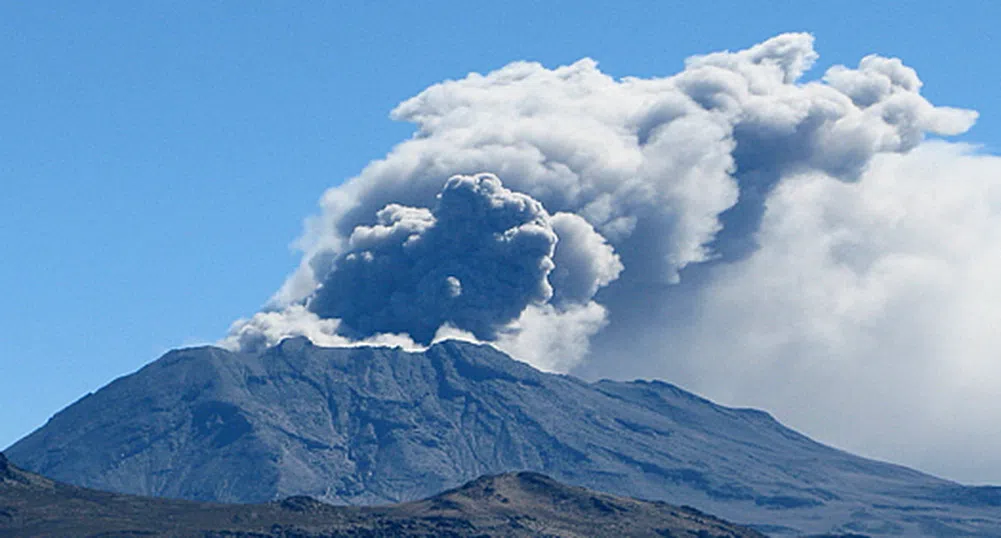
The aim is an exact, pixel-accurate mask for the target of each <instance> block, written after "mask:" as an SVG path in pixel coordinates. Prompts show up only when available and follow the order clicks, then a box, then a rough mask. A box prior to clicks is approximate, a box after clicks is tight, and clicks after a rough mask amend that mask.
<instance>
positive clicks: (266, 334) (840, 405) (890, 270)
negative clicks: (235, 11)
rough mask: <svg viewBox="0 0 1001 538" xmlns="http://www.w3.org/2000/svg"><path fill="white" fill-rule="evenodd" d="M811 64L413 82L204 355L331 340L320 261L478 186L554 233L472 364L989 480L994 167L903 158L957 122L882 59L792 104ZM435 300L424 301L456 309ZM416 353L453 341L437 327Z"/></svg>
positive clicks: (519, 66)
mask: <svg viewBox="0 0 1001 538" xmlns="http://www.w3.org/2000/svg"><path fill="white" fill-rule="evenodd" d="M816 58H817V55H816V52H815V51H814V49H813V38H812V37H811V36H809V35H808V34H786V35H782V36H778V37H776V38H773V39H770V40H768V41H766V42H764V43H762V44H759V45H756V46H754V47H751V48H750V49H748V50H745V51H736V52H720V53H713V54H708V55H705V56H699V57H694V58H690V59H689V60H688V61H687V62H686V64H685V68H684V70H683V71H682V72H680V73H678V74H676V75H674V76H670V77H665V78H651V79H638V78H626V79H622V80H616V79H613V78H612V77H609V76H607V75H605V74H604V73H602V72H601V71H600V70H599V69H598V68H597V65H596V64H595V62H593V61H592V60H589V59H584V60H581V61H579V62H577V63H574V64H572V65H569V66H563V67H558V68H556V69H547V68H545V67H543V66H541V65H538V64H534V63H526V62H516V63H513V64H511V65H509V66H507V67H504V68H502V69H500V70H497V71H494V72H492V73H488V74H486V75H480V74H475V73H474V74H470V75H468V76H467V77H465V78H463V79H460V80H453V81H446V82H443V83H440V84H436V85H434V86H432V87H430V88H428V89H426V90H424V91H423V92H421V93H420V94H419V95H417V96H415V97H413V98H412V99H409V100H407V101H405V102H404V103H402V104H400V105H399V106H398V107H397V108H396V110H394V111H393V117H394V118H395V119H397V120H402V121H408V122H412V123H414V124H415V125H416V133H415V135H414V136H413V137H412V138H410V139H408V140H406V141H403V142H401V143H400V144H399V145H397V146H396V147H395V148H393V149H392V150H391V151H390V152H389V154H388V155H386V157H385V158H383V159H380V160H377V161H374V162H372V163H370V164H369V165H368V166H366V167H365V169H364V170H362V172H361V173H360V174H359V175H358V176H357V177H355V178H352V179H350V180H349V181H347V182H345V183H344V184H342V185H340V186H337V187H334V188H332V189H330V190H328V191H327V192H326V193H325V194H324V195H323V198H322V200H321V207H322V212H321V214H320V215H319V216H317V217H315V218H313V219H311V220H310V221H309V222H308V224H307V232H306V234H305V236H304V237H303V239H302V240H301V241H300V246H301V248H302V249H303V251H304V253H305V255H304V259H303V262H302V264H301V266H300V267H299V269H298V270H297V271H296V272H295V273H294V274H293V275H292V276H291V277H290V278H289V279H288V281H287V282H286V283H285V285H284V286H283V287H282V289H281V290H280V291H279V292H278V293H277V294H276V295H275V297H274V298H273V300H272V303H271V304H270V305H269V311H267V312H263V313H259V314H257V315H256V316H254V317H253V318H251V320H249V321H247V322H244V323H238V324H236V325H235V326H234V329H233V331H232V334H231V335H230V336H229V337H228V338H227V339H226V343H227V344H228V345H231V346H240V345H244V343H245V342H246V346H249V347H253V346H256V345H262V344H263V345H268V344H271V343H273V342H275V341H277V340H278V339H280V338H281V337H282V336H283V335H285V334H303V335H307V336H309V337H310V338H313V339H314V340H315V341H317V342H318V343H321V344H337V345H340V344H342V343H347V342H349V343H353V341H352V340H350V339H349V338H348V336H346V335H351V331H347V330H345V329H346V325H344V324H343V322H342V321H341V320H340V319H336V318H331V319H323V318H321V317H319V316H317V315H316V314H315V313H314V312H311V311H310V310H308V309H306V308H304V307H303V306H302V305H303V304H306V303H308V301H310V300H312V298H314V297H315V294H316V292H317V288H318V287H319V286H320V284H321V283H322V282H323V281H324V280H325V279H326V278H327V277H328V276H329V274H330V270H331V269H332V268H334V267H335V266H336V264H337V263H338V262H337V260H339V259H342V258H343V257H344V256H346V255H348V254H349V253H351V252H353V249H354V250H358V251H359V252H360V251H361V250H365V249H359V248H358V245H359V244H360V243H359V242H360V241H362V239H363V237H362V236H365V237H369V236H372V237H374V235H373V234H375V235H378V233H381V232H389V231H391V230H389V229H388V228H386V229H385V230H384V229H382V228H379V226H383V227H387V226H388V227H391V226H389V225H388V224H386V223H382V224H380V223H379V222H378V220H377V219H378V217H377V215H379V212H380V210H383V211H386V210H388V209H386V208H396V209H393V211H396V212H398V213H399V215H402V217H406V218H403V220H405V221H407V223H409V224H414V225H418V224H420V225H421V226H423V225H428V226H431V225H432V224H433V222H434V217H433V211H432V210H431V209H430V208H433V207H434V206H435V203H436V196H437V195H438V194H439V193H440V192H441V188H442V185H443V184H444V182H445V181H446V180H447V179H448V178H449V177H452V176H454V175H456V174H479V173H482V172H488V173H492V174H496V175H497V176H498V177H500V178H501V179H502V180H503V182H504V187H505V188H506V189H510V191H513V193H520V194H518V196H524V197H525V199H528V200H534V201H537V202H538V203H540V204H541V206H542V207H544V210H545V212H546V214H547V217H546V218H547V219H548V220H547V222H548V225H549V226H550V227H551V229H552V230H554V232H555V233H556V235H557V236H558V241H557V242H556V246H555V251H554V252H553V253H552V256H551V259H552V261H553V264H554V267H553V268H552V272H551V273H547V274H548V282H549V283H550V284H551V285H553V287H554V288H555V289H554V292H553V295H552V297H543V296H538V297H535V299H533V300H528V301H525V300H520V299H519V300H518V301H514V302H511V303H505V304H506V306H507V307H511V308H513V310H512V312H513V314H510V315H507V314H505V315H504V316H500V317H498V318H497V319H498V320H499V322H500V324H501V326H500V327H499V328H498V330H497V331H496V333H495V334H490V331H487V332H484V331H480V336H481V337H485V338H489V339H491V340H492V343H493V344H494V345H496V346H498V347H500V348H502V349H505V350H506V351H508V352H510V353H512V354H513V355H515V356H516V357H518V358H521V359H522V360H526V361H528V362H531V363H532V364H534V365H536V366H539V367H541V368H544V369H549V370H556V371H574V372H576V373H579V374H581V375H586V376H592V377H597V376H609V377H624V376H642V377H665V378H668V379H670V380H672V381H676V382H680V383H682V384H684V385H686V386H687V387H689V388H691V389H694V390H697V391H699V392H702V393H704V394H706V395H708V396H710V397H713V398H718V399H722V400H725V401H727V402H729V403H733V404H740V405H758V406H762V407H765V408H768V409H770V410H773V411H775V412H776V414H778V415H779V416H780V417H781V418H784V419H787V420H789V421H790V422H791V423H792V424H793V425H795V426H797V427H800V428H802V429H804V430H806V431H807V432H809V433H812V434H814V435H816V436H818V437H820V438H821V439H825V440H828V441H832V442H834V443H836V444H838V445H841V446H845V447H849V448H852V449H855V450H859V451H862V452H864V453H868V454H871V455H875V456H881V457H889V458H892V459H895V460H898V461H902V462H906V463H911V464H917V465H919V466H921V467H922V468H925V469H931V470H935V471H938V472H942V473H944V474H946V475H949V476H956V477H961V478H964V479H977V478H978V477H983V478H985V479H989V480H995V481H999V482H1001V472H998V471H996V469H1001V456H997V455H996V454H1001V435H995V434H993V433H991V432H992V431H993V430H994V429H995V428H993V427H992V425H993V424H995V423H997V422H998V421H999V419H1001V411H995V408H996V407H997V406H995V405H993V401H992V395H994V394H996V393H998V391H999V389H1001V373H999V367H998V362H999V361H998V360H997V359H995V358H994V357H995V356H997V355H998V351H999V350H1001V337H997V336H995V334H996V333H998V331H997V330H996V327H997V325H998V322H999V321H1001V320H999V317H1001V306H999V305H1001V296H999V294H1001V284H999V283H998V282H997V278H996V277H995V275H996V274H998V269H1001V267H999V265H1001V263H999V262H997V261H996V260H999V259H1001V257H999V256H998V255H997V253H998V252H999V250H1001V229H999V227H1001V220H999V214H1001V206H999V196H1001V194H999V191H1001V186H999V185H998V182H999V181H1001V179H999V178H1001V165H999V163H998V159H997V158H996V157H990V156H984V155H978V154H977V153H976V151H975V150H973V149H971V148H969V147H966V146H962V145H957V144H949V143H945V142H935V143H926V142H923V141H924V137H925V135H926V134H929V133H931V134H936V135H944V136H947V135H954V134H958V133H961V132H963V131H965V130H966V129H968V128H969V127H970V126H971V125H972V123H973V122H974V120H975V119H976V113H975V112H973V111H969V110H961V109H956V108H949V107H937V106H934V105H933V104H931V103H929V102H928V101H927V100H926V99H925V98H924V97H922V96H921V94H920V89H921V81H920V79H919V77H918V75H917V73H916V72H915V71H914V70H913V69H911V68H909V67H907V66H906V65H904V63H903V62H901V61H900V60H898V59H895V58H883V57H880V56H868V57H866V58H863V59H862V60H861V62H860V63H859V65H858V66H857V67H856V68H848V67H843V66H835V67H833V68H831V69H829V70H828V71H827V72H826V73H825V74H823V75H822V77H821V78H820V79H819V80H813V81H804V80H803V76H804V73H805V72H807V70H808V69H809V68H810V67H811V66H812V64H813V62H814V61H815V60H816ZM393 204H395V205H393ZM422 208H428V209H422ZM400 212H402V213H400ZM404 213H405V214H404ZM394 214H395V213H394ZM549 215H551V217H549ZM385 216H386V215H385V214H384V217H385ZM402 217H401V218H402ZM384 220H385V219H384ZM401 222H402V221H401ZM421 223H423V224H421ZM418 228H420V226H418ZM412 231H413V230H411V232H412ZM377 232H378V233H377ZM408 233H409V232H408ZM366 234H367V235H366ZM369 238H371V237H369ZM561 244H562V246H561ZM441 277H442V278H441V279H439V280H440V284H441V290H442V293H445V294H446V295H447V296H448V297H451V298H455V297H462V296H464V294H466V293H467V291H468V290H469V289H470V288H469V285H468V283H467V281H466V280H465V279H464V278H462V277H460V276H457V275H454V274H451V273H448V274H446V273H441ZM447 277H453V278H454V280H455V282H453V281H452V280H449V279H448V278H447ZM436 282H437V281H436ZM327 292H329V293H335V294H336V293H338V291H337V289H333V290H327ZM457 293H458V294H459V295H456V294H457ZM515 295H517V294H515ZM543 295H545V294H543ZM533 297H534V296H533ZM374 299H375V300H376V301H378V299H379V298H378V297H374ZM328 314H329V313H328ZM419 314H420V313H418V317H419ZM415 319H416V318H415ZM435 319H438V318H435ZM434 325H438V321H435V323H434ZM466 328H467V329H468V327H466ZM431 329H434V327H430V328H428V330H425V331H424V333H423V335H422V336H420V337H418V340H422V341H426V340H427V335H428V334H430V331H431ZM365 334H369V333H368V332H366V333H365ZM434 334H435V336H434V338H435V339H438V338H442V337H445V336H447V335H459V336H462V337H464V338H467V339H468V338H473V337H472V336H471V335H470V334H469V333H468V332H466V331H462V330H459V329H457V328H456V325H455V322H454V320H450V319H448V316H443V317H441V326H440V327H438V329H437V331H436V332H435V333H434ZM355 336H357V335H355ZM372 338H375V339H376V340H378V339H380V338H382V339H384V340H386V341H402V342H404V343H405V345H407V346H415V344H414V343H413V341H412V339H411V338H410V336H409V335H403V336H400V335H396V336H385V337H383V336H379V335H375V336H374V337H372ZM999 409H1001V408H999ZM988 450H989V452H988ZM992 473H993V474H992Z"/></svg>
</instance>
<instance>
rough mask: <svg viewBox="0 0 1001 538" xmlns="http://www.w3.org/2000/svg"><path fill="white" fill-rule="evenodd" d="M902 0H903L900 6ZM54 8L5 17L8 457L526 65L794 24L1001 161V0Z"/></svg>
mask: <svg viewBox="0 0 1001 538" xmlns="http://www.w3.org/2000/svg"><path fill="white" fill-rule="evenodd" d="M889 4H890V3H887V5H889ZM892 5H893V7H873V6H871V5H870V3H868V2H836V3H835V2H830V3H824V4H821V3H819V2H801V1H800V2H769V3H767V5H766V4H762V3H759V4H757V5H750V3H748V2H711V1H706V2H698V3H680V2H679V3H675V2H631V3H622V2H546V3H542V2H505V3H494V4H489V3H479V4H475V3H461V4H460V3H458V2H420V3H404V2H383V3H371V2H352V3H349V2H343V3H342V2H314V3H309V2H300V3H295V4H289V3H279V2H212V3H202V2H159V3H152V2H150V3H137V2H95V3H80V2H49V3H44V4H42V3H18V4H14V3H7V4H4V5H3V7H0V72H2V73H3V80H4V84H3V85H2V86H0V141H2V143H0V186H2V190H0V241H2V243H0V244H2V245H3V251H2V254H3V256H2V259H3V261H2V263H0V282H2V286H3V295H2V296H3V304H4V306H5V307H4V308H0V326H2V327H3V330H4V335H3V338H0V409H2V410H3V411H4V412H3V420H2V421H0V447H5V446H7V445H9V444H11V443H12V442H14V441H15V440H17V439H18V438H19V437H21V436H22V435H24V434H26V433H28V432H29V431H31V430H32V429H33V428H35V427H37V426H38V425H40V424H41V423H43V422H44V421H45V420H46V419H47V418H48V417H49V416H50V415H51V414H53V413H54V412H56V411H58V410H59V409H60V408H62V407H64V406H65V405H67V404H69V403H70V402H72V401H74V400H75V399H77V398H79V397H80V396H82V395H83V394H85V393H87V392H88V391H92V390H96V389H97V388H99V387H101V386H102V385H104V384H106V383H107V382H109V381H110V380H112V379H113V378H115V377H117V376H120V375H123V374H126V373H129V372H131V371H134V370H136V369H137V368H139V367H141V366H142V365H144V364H145V363H147V362H149V361H151V360H153V359H155V358H156V357H157V356H159V355H160V354H161V353H162V352H164V351H166V350H167V349H170V348H174V347H179V346H184V345H189V344H192V343H200V342H209V341H213V340H215V339H217V338H219V337H221V336H222V335H223V334H224V333H225V332H226V329H227V327H228V326H229V324H230V323H231V322H232V321H233V320H235V319H236V318H238V317H241V316H248V315H250V314H253V313H254V312H255V311H256V310H257V309H258V308H259V307H260V305H261V304H262V303H263V302H264V301H265V300H266V299H267V298H268V297H269V296H270V295H271V294H272V293H273V292H274V291H275V290H276V289H277V287H278V286H279V285H280V284H281V282H282V280H283V279H284V278H285V276H286V275H288V274H289V273H290V272H291V271H292V270H293V269H294V268H295V266H296V264H297V263H298V261H299V255H298V254H297V253H296V252H294V251H293V250H292V249H291V248H290V244H291V243H292V242H293V241H294V240H295V238H296V237H297V236H298V235H299V234H300V233H301V231H302V220H303V218H304V217H306V216H307V215H310V214H313V213H316V211H317V206H316V204H317V199H318V197H319V196H320V194H321V193H322V192H323V190H324V189H325V188H327V187H330V186H333V185H336V184H338V183H339V182H341V181H342V180H344V179H346V178H349V177H352V176H354V175H356V174H357V173H358V172H359V171H360V170H361V168H362V167H363V166H364V165H365V164H366V163H367V162H369V161H370V160H372V159H374V158H378V157H380V156H382V155H384V154H385V153H386V151H387V150H388V149H389V148H391V147H392V145H393V144H395V143H397V142H399V141H401V140H403V139H404V138H406V137H407V136H409V133H410V132H411V127H410V126H409V125H403V124H398V123H394V122H392V121H390V120H389V119H388V117H387V115H388V112H389V111H390V110H391V109H392V108H393V107H394V106H395V105H396V104H397V103H399V102H400V101H402V100H404V99H406V98H408V97H410V96H412V95H414V94H416V93H417V92H419V91H420V90H421V89H423V88H425V87H427V86H428V85H430V84H433V83H435V82H438V81H441V80H443V79H448V78H459V77H462V76H464V75H465V74H466V73H468V72H470V71H478V72H485V71H488V70H491V69H495V68H498V67H501V66H503V65H504V64H506V63H508V62H510V61H514V60H535V61H539V62H541V63H543V64H545V65H546V66H550V67H552V66H557V65H561V64H566V63H570V62H573V61H574V60H577V59H579V58H581V57H585V56H589V57H592V58H594V59H596V60H598V62H599V63H600V65H601V67H602V69H603V70H604V71H605V72H607V73H610V74H613V75H615V76H629V75H636V76H654V75H669V74H672V73H674V72H676V71H678V70H679V69H680V68H681V66H682V62H683V60H684V58H685V57H687V56H689V55H692V54H697V53H705V52H710V51H714V50H722V49H737V48H742V47H747V46H749V45H752V44H754V43H757V42H759V41H762V40H764V39H766V38H768V37H770V36H772V35H775V34H778V33H780V32H786V31H809V32H811V33H813V34H814V35H815V36H816V39H817V43H816V47H817V50H818V51H819V53H820V55H821V58H820V61H819V63H818V65H817V66H816V67H815V68H814V70H813V71H812V73H814V74H815V75H817V76H819V74H820V73H822V72H823V69H824V68H826V67H827V66H829V65H832V64H836V63H846V64H849V65H854V64H855V63H856V62H857V61H858V60H859V59H860V58H861V57H862V56H864V55H866V54H869V53H873V52H878V53H880V54H882V55H885V56H897V57H900V58H902V59H903V60H904V61H905V62H906V63H907V64H908V65H910V66H912V67H914V68H916V69H917V71H918V73H919V75H920V76H921V78H922V80H923V81H924V83H925V87H924V92H923V93H924V94H925V95H926V96H927V97H928V98H929V100H931V101H932V102H934V103H936V104H940V105H952V106H961V107H967V108H973V109H976V110H978V111H979V112H980V115H981V116H980V120H979V122H978V123H977V125H976V126H975V127H974V128H973V129H972V130H971V131H970V132H969V133H967V134H965V135H963V136H962V137H960V139H961V140H966V141H970V142H974V143H978V144H983V145H984V146H985V147H986V148H987V151H991V152H994V153H997V148H1001V63H999V62H997V59H996V57H995V56H996V52H997V50H999V46H1001V32H999V31H998V30H997V21H1001V4H999V3H996V2H991V1H986V0H985V1H981V2H954V3H948V4H946V3H940V2H917V1H914V2H895V3H892Z"/></svg>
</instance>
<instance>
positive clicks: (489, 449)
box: [7, 339, 1001, 536]
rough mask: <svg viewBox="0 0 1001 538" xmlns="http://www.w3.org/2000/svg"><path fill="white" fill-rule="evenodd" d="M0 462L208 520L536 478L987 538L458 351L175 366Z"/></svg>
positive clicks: (933, 500)
mask: <svg viewBox="0 0 1001 538" xmlns="http://www.w3.org/2000/svg"><path fill="white" fill-rule="evenodd" d="M7 454H8V457H10V459H11V461H13V462H14V463H16V464H18V465H20V466H22V467H24V468H26V469H29V470H31V471H34V472H38V473H41V474H44V475H46V476H50V477H52V478H54V479H57V480H61V481H65V482H69V483H72V484H76V485H81V486H87V487H93V488H97V489H106V490H112V491H118V492H128V493H137V494H143V495H154V496H164V497H177V498H187V499H194V500H205V501H225V502H267V501H272V500H275V499H279V498H284V497H287V496H290V495H310V496H312V497H315V498H318V499H321V500H324V501H327V502H331V503H338V504H380V503H388V502H398V501H407V500H412V499H418V498H422V497H426V496H428V495H431V494H434V493H435V492H438V491H441V490H443V489H446V488H450V487H455V486H457V485H459V484H462V483H464V482H466V481H468V480H471V479H473V478H475V477H477V476H480V475H483V474H495V473H503V472H508V471H517V470H532V471H538V472H542V473H546V474H548V475H551V476H553V477H555V478H556V479H558V480H560V481H563V482H567V483H570V484H574V485H578V486H584V487H588V488H591V489H596V490H599V491H607V492H610V493H614V494H618V495H628V496H632V497H639V498H646V499H653V500H663V501H667V502H672V503H674V504H686V505H692V506H695V507H697V508H699V509H701V510H705V511H706V512H709V513H713V514H717V515H719V516H721V517H724V518H726V519H728V520H731V521H737V522H740V523H746V524H750V525H754V526H756V527H757V528H758V529H761V530H764V531H766V532H768V533H770V534H793V535H799V534H804V533H822V532H832V531H836V532H859V533H864V534H869V535H910V536H914V535H923V536H964V535H970V536H1001V516H999V514H998V512H999V511H998V507H1001V494H999V490H997V489H996V488H967V487H963V486H960V485H958V484H955V483H952V482H948V481H945V480H941V479H937V478H934V477H931V476H928V475H924V474H921V473H918V472H916V471H913V470H910V469H906V468H903V467H899V466H894V465H889V464H885V463H880V462H875V461H871V460H866V459H863V458H859V457H856V456H853V455H850V454H847V453H845V452H841V451H838V450H835V449H832V448H829V447H826V446H823V445H820V444H818V443H816V442H813V441H811V440H810V439H808V438H806V437H804V436H802V435H800V434H798V433H796V432H794V431H792V430H790V429H788V428H785V427H784V426H782V425H781V424H779V423H778V422H776V421H775V420H774V419H772V418H771V417H770V416H769V415H768V414H766V413H763V412H760V411H754V410H741V409H730V408H726V407H721V406H718V405H715V404H713V403H712V402H709V401H707V400H704V399H701V398H698V397H696V396H694V395H692V394H690V393H687V392H685V391H683V390H681V389H679V388H677V387H674V386H672V385H669V384H666V383H660V382H642V381H637V382H631V383H624V382H612V381H600V382H597V383H585V382H583V381H580V380H577V379H574V378H572V377H568V376H561V375H554V374H546V373H542V372H539V371H537V370H535V369H533V368H531V367H530V366H528V365H526V364H523V363H520V362H517V361H514V360H512V359H510V358H509V357H507V356H506V355H504V354H502V353H500V352H498V351H496V350H494V349H493V348H490V347H486V346H477V345H472V344H466V343H460V342H444V343H441V344H437V345H435V346H432V347H431V348H430V349H428V350H427V351H426V352H423V353H406V352H403V351H400V350H398V349H390V348H343V349H341V348H322V347H316V346H314V345H312V344H310V343H309V342H308V341H307V340H305V339H291V340H286V341H285V342H283V343H282V344H280V345H278V346H275V347H273V348H270V349H268V350H266V351H263V352H261V353H259V354H241V353H232V352H228V351H225V350H221V349H217V348H212V347H203V348H195V349H187V350H180V351H174V352H170V353H168V354H167V355H165V356H164V357H162V358H161V359H159V360H157V361H156V362H154V363H152V364H150V365H149V366H147V367H145V368H143V369H142V370H140V371H139V372H137V373H135V374H133V375H130V376H127V377H124V378H121V379H119V380H117V381H115V382H113V383H111V384H110V385H108V386H107V387H105V388H103V389H101V390H100V391H98V392H97V393H95V394H93V395H89V396H87V397H85V398H84V399H82V400H80V401H78V402H77V403H75V404H73V405H71V406H70V407H68V408H67V409H65V410H63V411H62V412H60V413H59V414H57V415H56V416H55V417H53V418H52V419H51V420H50V421H49V423H48V424H46V425H45V426H43V427H42V428H41V429H39V430H38V431H36V432H34V433H33V434H31V435H29V436H28V437H26V438H25V439H23V440H22V441H20V442H18V443H17V444H16V445H14V446H13V447H11V448H10V449H9V450H8V452H7Z"/></svg>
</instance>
